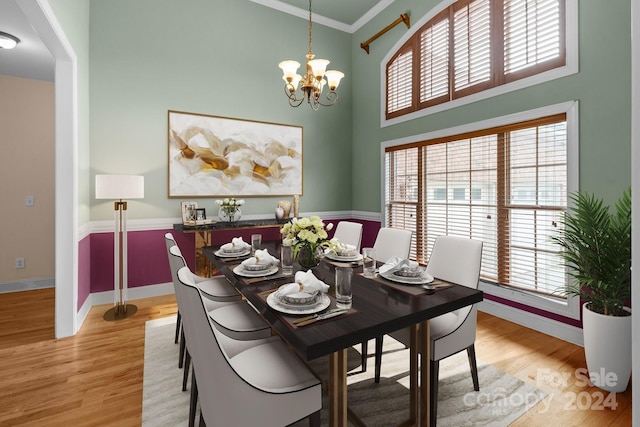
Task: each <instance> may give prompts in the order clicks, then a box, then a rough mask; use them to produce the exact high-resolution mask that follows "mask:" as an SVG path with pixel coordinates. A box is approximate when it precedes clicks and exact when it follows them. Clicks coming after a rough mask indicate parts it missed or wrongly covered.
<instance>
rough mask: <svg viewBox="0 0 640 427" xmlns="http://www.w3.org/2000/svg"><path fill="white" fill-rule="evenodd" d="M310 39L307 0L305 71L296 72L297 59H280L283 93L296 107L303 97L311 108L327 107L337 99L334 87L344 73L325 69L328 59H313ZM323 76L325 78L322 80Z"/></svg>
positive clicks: (310, 28)
mask: <svg viewBox="0 0 640 427" xmlns="http://www.w3.org/2000/svg"><path fill="white" fill-rule="evenodd" d="M311 40H312V21H311V0H309V52H308V53H307V55H306V57H307V61H306V65H307V72H306V74H305V75H304V76H301V75H300V74H297V71H298V67H300V63H299V62H297V61H282V62H281V63H280V64H278V66H279V67H280V68H281V69H282V72H283V74H284V75H283V76H282V79H283V80H284V81H285V84H284V93H285V94H286V95H287V97H288V98H289V105H291V106H292V107H298V106H300V105H301V104H302V101H304V100H305V99H306V100H307V102H308V103H309V105H310V106H311V108H313V109H314V110H317V109H318V108H320V106H321V105H322V106H324V107H328V106H330V105H333V104H335V103H336V101H337V100H338V93H337V92H336V88H337V87H338V85H339V84H340V79H342V78H343V77H344V74H343V73H341V72H340V71H336V70H327V71H325V70H326V68H327V65H328V64H329V61H328V60H326V59H313V58H314V57H315V55H314V54H313V52H312V51H311ZM324 77H326V78H327V80H326V81H325V80H324ZM298 84H300V85H301V87H300V89H301V91H302V93H299V94H298V95H300V97H298V95H297V94H296V90H297V89H298ZM325 84H328V85H329V92H328V93H327V94H326V96H325V98H326V101H325V100H321V99H320V96H321V95H322V90H323V89H324V86H325Z"/></svg>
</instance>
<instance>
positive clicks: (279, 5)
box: [251, 0, 394, 33]
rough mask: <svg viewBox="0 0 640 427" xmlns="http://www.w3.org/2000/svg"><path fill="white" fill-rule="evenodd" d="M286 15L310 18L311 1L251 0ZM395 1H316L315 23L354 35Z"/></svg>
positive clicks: (313, 5) (313, 7) (313, 3)
mask: <svg viewBox="0 0 640 427" xmlns="http://www.w3.org/2000/svg"><path fill="white" fill-rule="evenodd" d="M251 1H252V2H254V3H259V4H262V5H264V6H267V7H271V8H273V9H277V10H280V11H282V12H285V13H290V14H292V15H296V16H299V17H301V18H308V16H309V0H251ZM393 2H394V0H315V1H313V2H312V5H311V11H312V12H313V20H314V22H319V23H321V24H323V25H327V26H329V27H333V28H336V29H338V30H341V31H345V32H348V33H353V32H355V31H356V30H358V28H360V27H361V26H363V25H364V24H365V23H367V22H368V21H369V20H370V19H371V18H373V17H374V16H375V15H377V14H378V12H380V11H381V10H382V9H384V8H385V7H387V6H389V5H390V4H391V3H393Z"/></svg>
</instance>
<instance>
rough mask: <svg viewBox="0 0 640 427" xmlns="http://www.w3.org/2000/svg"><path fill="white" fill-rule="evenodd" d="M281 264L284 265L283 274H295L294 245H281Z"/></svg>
mask: <svg viewBox="0 0 640 427" xmlns="http://www.w3.org/2000/svg"><path fill="white" fill-rule="evenodd" d="M280 264H281V265H282V274H287V275H289V274H293V246H291V245H282V246H280Z"/></svg>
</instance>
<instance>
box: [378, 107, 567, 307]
mask: <svg viewBox="0 0 640 427" xmlns="http://www.w3.org/2000/svg"><path fill="white" fill-rule="evenodd" d="M563 113H564V114H566V123H567V191H568V192H569V193H571V192H574V191H577V190H578V188H579V186H578V178H579V173H578V172H579V170H578V169H579V165H578V162H579V156H578V155H579V149H578V101H569V102H564V103H561V104H555V105H551V106H547V107H542V108H537V109H534V110H529V111H524V112H520V113H515V114H510V115H508V116H502V117H497V118H493V119H488V120H483V121H480V122H475V123H469V124H465V125H461V126H457V127H454V128H449V129H442V130H439V131H434V132H429V133H425V134H420V135H413V136H409V137H405V138H400V139H395V140H389V141H384V142H382V143H381V148H380V150H381V151H380V159H381V165H380V167H381V170H382V171H384V170H385V162H386V157H385V153H386V149H387V148H390V147H398V146H402V145H411V144H416V143H419V142H421V141H425V140H429V141H431V140H435V139H438V138H450V137H452V136H455V135H460V134H465V133H470V132H476V131H482V130H485V129H490V128H494V127H501V126H507V125H509V124H512V123H519V122H526V121H531V120H535V119H537V118H540V117H547V116H552V115H556V114H563ZM381 181H382V186H381V190H382V194H381V206H380V212H382V223H383V225H384V226H388V224H389V220H388V218H387V209H386V206H385V200H386V198H385V193H386V191H387V189H386V187H385V174H384V173H383V174H382V177H381ZM568 203H571V202H570V200H568ZM565 280H570V277H569V276H568V274H567V275H566V279H565ZM479 289H480V290H482V291H483V292H485V293H486V294H487V295H488V296H491V297H496V298H500V299H506V300H509V301H512V302H514V303H519V304H524V305H527V306H530V307H534V308H536V309H539V310H544V311H547V312H550V313H554V314H557V315H560V316H564V317H567V318H570V319H579V318H580V299H579V298H578V297H571V296H569V297H567V298H566V299H561V298H553V297H548V296H544V295H539V294H534V293H532V292H528V291H526V290H523V289H519V288H514V287H508V286H502V285H499V284H496V283H490V282H485V281H482V280H481V281H480V285H479ZM491 297H490V298H489V299H491Z"/></svg>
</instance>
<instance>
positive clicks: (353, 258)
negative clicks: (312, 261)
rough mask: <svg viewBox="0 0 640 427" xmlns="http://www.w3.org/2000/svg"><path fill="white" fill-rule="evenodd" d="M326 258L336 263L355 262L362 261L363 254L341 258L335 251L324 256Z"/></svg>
mask: <svg viewBox="0 0 640 427" xmlns="http://www.w3.org/2000/svg"><path fill="white" fill-rule="evenodd" d="M324 256H326V257H327V258H329V259H332V260H334V261H344V262H353V261H361V260H362V254H357V255H353V256H340V255H338V254H336V253H335V252H333V251H328V252H327V253H325V254H324Z"/></svg>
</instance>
